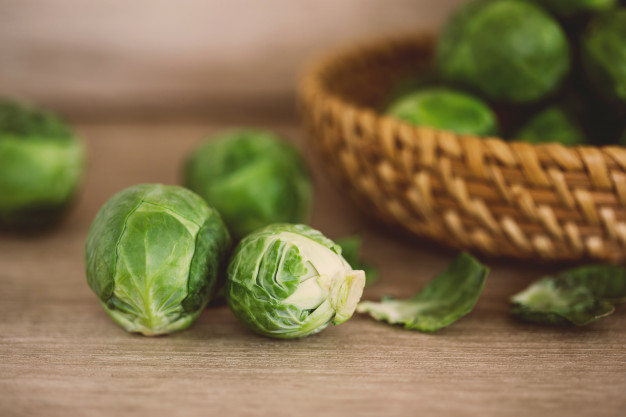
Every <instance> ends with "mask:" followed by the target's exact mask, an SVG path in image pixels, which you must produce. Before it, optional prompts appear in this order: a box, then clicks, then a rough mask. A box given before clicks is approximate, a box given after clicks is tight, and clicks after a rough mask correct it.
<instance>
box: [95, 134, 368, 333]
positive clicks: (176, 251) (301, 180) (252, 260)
mask: <svg viewBox="0 0 626 417" xmlns="http://www.w3.org/2000/svg"><path fill="white" fill-rule="evenodd" d="M183 177H184V184H185V186H186V187H187V188H183V187H180V186H165V185H160V184H141V185H136V186H133V187H130V188H127V189H125V190H123V191H121V192H120V193H118V194H116V195H115V196H113V197H112V198H111V199H110V200H109V201H108V202H107V203H106V204H105V205H104V206H103V207H102V209H101V210H100V212H99V213H98V215H97V216H96V218H95V220H94V222H93V224H92V226H91V229H90V231H89V235H88V237H87V244H86V248H85V262H86V267H87V280H88V283H89V286H90V287H91V288H92V289H93V291H94V292H95V293H96V294H97V295H98V297H99V299H100V301H101V303H102V305H103V306H104V308H105V310H106V311H107V313H108V314H109V315H110V316H111V317H112V318H113V320H115V321H116V322H117V323H118V324H119V325H121V326H122V327H123V328H125V329H126V330H128V331H130V332H138V333H142V334H144V335H159V334H167V333H170V332H173V331H176V330H182V329H184V328H186V327H188V326H189V325H190V324H191V323H192V322H193V321H194V320H195V318H196V317H197V316H198V315H199V314H200V312H201V311H202V310H203V309H204V308H205V307H206V306H207V304H208V303H209V302H210V301H212V300H215V299H218V298H220V297H221V296H225V298H226V301H227V303H228V305H229V306H230V308H231V310H232V311H233V313H234V314H235V316H236V317H237V318H238V319H239V320H240V321H241V322H242V323H244V324H245V325H246V326H247V327H248V328H250V329H252V330H254V331H256V332H257V333H260V334H263V335H266V336H270V337H277V338H294V337H303V336H307V335H310V334H314V333H317V332H320V331H321V330H323V329H324V328H325V327H326V326H328V325H329V324H330V323H333V324H340V323H343V322H344V321H346V320H348V319H349V318H350V317H351V316H352V314H353V313H354V311H355V309H356V305H357V303H358V302H359V300H360V298H361V294H362V293H363V287H364V286H365V274H364V272H363V271H355V270H353V269H352V268H351V267H350V265H349V264H348V262H346V260H345V259H344V258H343V257H342V256H341V248H340V247H339V246H338V245H337V244H335V243H334V242H333V241H331V240H329V239H328V238H326V237H325V236H324V235H322V234H321V233H320V232H319V231H317V230H315V229H312V228H311V227H309V226H306V225H304V224H300V222H303V221H305V220H306V219H307V218H308V214H309V212H310V207H311V201H312V187H311V182H310V179H309V176H308V172H307V170H306V165H305V162H304V160H303V158H302V157H301V156H300V154H299V153H298V152H297V150H296V149H295V148H293V147H292V146H291V145H289V144H288V143H287V142H285V141H283V140H281V138H279V137H278V136H276V135H274V134H273V133H270V132H266V131H261V130H251V129H247V130H234V131H229V132H226V133H223V134H220V135H218V136H216V137H214V138H211V140H208V141H206V142H204V143H202V144H201V145H200V146H199V147H198V148H197V149H195V150H194V151H193V152H191V154H190V155H189V157H188V159H187V161H186V163H185V164H184V168H183ZM222 219H223V220H222ZM231 236H232V238H231ZM233 239H234V241H235V243H236V247H235V248H234V250H233V248H232V243H233V242H232V240H233Z"/></svg>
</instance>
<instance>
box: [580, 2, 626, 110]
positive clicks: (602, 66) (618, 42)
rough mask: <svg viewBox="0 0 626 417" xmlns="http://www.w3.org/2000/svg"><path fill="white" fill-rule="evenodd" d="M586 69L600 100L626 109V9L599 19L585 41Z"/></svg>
mask: <svg viewBox="0 0 626 417" xmlns="http://www.w3.org/2000/svg"><path fill="white" fill-rule="evenodd" d="M582 57H583V67H584V69H585V73H586V75H587V78H588V80H589V82H590V83H591V85H592V87H593V88H594V90H595V91H596V92H597V93H598V95H599V96H600V97H602V98H603V99H604V100H606V101H607V102H609V103H612V104H616V105H618V106H620V107H623V108H626V9H618V10H616V11H615V12H611V13H606V14H604V15H600V16H598V17H597V18H595V19H594V20H593V21H592V22H591V23H590V25H589V26H588V27H587V30H586V31H585V33H584V34H583V38H582Z"/></svg>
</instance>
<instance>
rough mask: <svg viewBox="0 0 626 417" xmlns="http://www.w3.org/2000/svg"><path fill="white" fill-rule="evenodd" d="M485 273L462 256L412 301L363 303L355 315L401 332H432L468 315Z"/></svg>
mask: <svg viewBox="0 0 626 417" xmlns="http://www.w3.org/2000/svg"><path fill="white" fill-rule="evenodd" d="M488 273H489V269H488V268H487V267H485V266H484V265H482V264H481V263H479V262H478V261H477V260H476V259H474V258H472V257H471V256H470V255H468V254H467V253H462V254H461V255H459V256H458V257H457V258H456V259H455V260H454V261H453V262H452V263H451V264H450V265H449V266H448V268H447V269H446V270H445V271H444V272H442V273H441V274H439V275H437V276H436V277H435V279H434V280H432V281H431V282H430V283H429V284H428V285H426V287H424V289H423V290H422V291H420V292H419V293H417V294H416V295H415V296H413V297H412V298H409V299H406V300H394V299H383V300H382V302H379V303H375V302H371V301H363V302H362V303H360V304H359V306H358V307H357V311H358V312H359V313H369V314H370V315H371V316H372V317H374V318H375V319H376V320H379V321H386V322H388V323H390V324H402V325H404V328H405V329H412V330H420V331H423V332H434V331H437V330H439V329H441V328H443V327H446V326H449V325H450V324H452V323H454V322H455V321H457V320H458V319H460V318H461V317H463V316H465V315H467V314H468V313H469V312H471V311H472V309H473V308H474V305H475V304H476V301H477V300H478V297H479V296H480V293H481V292H482V289H483V286H484V285H485V280H486V278H487V274H488Z"/></svg>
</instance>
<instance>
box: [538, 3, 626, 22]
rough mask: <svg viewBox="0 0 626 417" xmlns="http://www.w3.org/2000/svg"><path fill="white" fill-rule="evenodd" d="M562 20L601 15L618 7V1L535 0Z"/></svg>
mask: <svg viewBox="0 0 626 417" xmlns="http://www.w3.org/2000/svg"><path fill="white" fill-rule="evenodd" d="M533 1H534V2H535V3H539V4H541V5H542V6H544V7H545V8H546V9H548V10H550V11H551V12H552V13H554V14H555V15H556V16H558V17H559V18H561V19H565V20H567V19H571V18H574V17H577V16H581V15H588V14H592V13H601V12H604V11H607V10H611V9H612V8H614V7H616V6H617V0H533Z"/></svg>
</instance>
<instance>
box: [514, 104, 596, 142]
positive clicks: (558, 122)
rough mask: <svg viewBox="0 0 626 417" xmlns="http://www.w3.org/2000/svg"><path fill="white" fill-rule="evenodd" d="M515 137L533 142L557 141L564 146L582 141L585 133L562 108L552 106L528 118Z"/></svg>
mask: <svg viewBox="0 0 626 417" xmlns="http://www.w3.org/2000/svg"><path fill="white" fill-rule="evenodd" d="M515 139H521V140H525V141H527V142H530V143H535V144H536V143H549V142H557V143H560V144H562V145H565V146H573V145H580V144H582V143H584V141H585V134H584V132H583V130H582V128H581V127H580V126H579V125H578V123H577V122H576V121H574V120H573V119H572V118H571V117H570V116H569V115H568V114H567V112H566V111H565V110H564V109H562V108H561V107H558V106H552V107H548V108H547V109H544V110H543V111H541V112H539V113H537V114H536V115H535V116H534V117H533V118H532V119H530V121H528V122H527V123H526V124H525V125H524V126H523V127H522V128H521V129H520V130H519V131H518V132H517V134H516V135H515Z"/></svg>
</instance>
